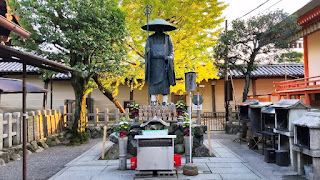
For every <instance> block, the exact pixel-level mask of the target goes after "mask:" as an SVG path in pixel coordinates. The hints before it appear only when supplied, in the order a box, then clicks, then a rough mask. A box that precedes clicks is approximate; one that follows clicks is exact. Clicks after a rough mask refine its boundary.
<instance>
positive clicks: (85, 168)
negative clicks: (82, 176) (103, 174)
mask: <svg viewBox="0 0 320 180" xmlns="http://www.w3.org/2000/svg"><path fill="white" fill-rule="evenodd" d="M105 168H106V166H73V167H70V168H69V169H68V170H70V171H92V170H96V171H103V170H104V169H105Z"/></svg>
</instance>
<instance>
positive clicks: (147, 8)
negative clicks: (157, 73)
mask: <svg viewBox="0 0 320 180" xmlns="http://www.w3.org/2000/svg"><path fill="white" fill-rule="evenodd" d="M143 11H144V14H145V15H146V16H147V35H148V36H147V41H149V16H150V14H151V12H152V10H151V7H150V6H149V5H146V7H145V8H144V9H143ZM147 44H148V46H149V47H146V49H147V50H148V52H147V60H149V56H150V43H149V42H147ZM147 63H148V72H147V73H148V81H149V82H150V62H147ZM149 82H148V105H150V92H149V86H150V84H149ZM148 116H149V115H148ZM148 119H149V118H148Z"/></svg>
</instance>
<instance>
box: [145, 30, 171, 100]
mask: <svg viewBox="0 0 320 180" xmlns="http://www.w3.org/2000/svg"><path fill="white" fill-rule="evenodd" d="M149 45H150V46H149ZM148 53H149V55H148ZM145 59H146V65H145V67H146V68H145V82H146V83H148V86H149V94H151V95H156V94H170V85H171V86H174V85H176V79H175V73H174V64H173V43H172V39H171V37H170V36H169V35H167V34H164V33H154V34H152V35H151V36H149V38H148V40H147V43H146V54H145Z"/></svg>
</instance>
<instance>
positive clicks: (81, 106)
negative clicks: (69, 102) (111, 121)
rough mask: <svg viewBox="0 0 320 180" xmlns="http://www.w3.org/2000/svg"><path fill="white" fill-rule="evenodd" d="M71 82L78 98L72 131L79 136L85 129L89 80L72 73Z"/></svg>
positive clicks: (76, 98)
mask: <svg viewBox="0 0 320 180" xmlns="http://www.w3.org/2000/svg"><path fill="white" fill-rule="evenodd" d="M71 84H72V87H73V89H74V94H75V100H76V105H75V113H74V122H73V125H72V133H73V135H74V136H78V135H79V133H82V132H84V131H85V122H86V114H85V113H86V96H87V93H88V80H87V78H84V77H82V76H80V75H79V74H77V73H72V78H71ZM80 143H81V142H80Z"/></svg>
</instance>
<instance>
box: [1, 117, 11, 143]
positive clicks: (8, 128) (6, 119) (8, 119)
mask: <svg viewBox="0 0 320 180" xmlns="http://www.w3.org/2000/svg"><path fill="white" fill-rule="evenodd" d="M3 124H6V126H5V128H4V129H3V133H4V134H6V136H7V137H6V138H5V139H4V141H3V146H4V147H6V148H9V147H11V146H12V113H5V114H4V122H3Z"/></svg>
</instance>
